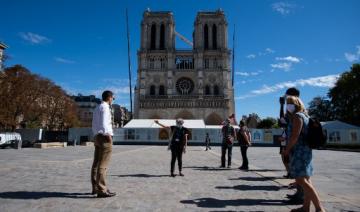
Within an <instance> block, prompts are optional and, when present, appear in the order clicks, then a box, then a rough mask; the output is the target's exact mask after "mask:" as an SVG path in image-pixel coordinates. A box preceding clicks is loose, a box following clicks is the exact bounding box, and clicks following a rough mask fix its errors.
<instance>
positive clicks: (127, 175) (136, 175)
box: [109, 174, 170, 178]
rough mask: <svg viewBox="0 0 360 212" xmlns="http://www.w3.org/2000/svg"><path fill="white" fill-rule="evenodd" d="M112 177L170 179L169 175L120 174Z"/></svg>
mask: <svg viewBox="0 0 360 212" xmlns="http://www.w3.org/2000/svg"><path fill="white" fill-rule="evenodd" d="M109 176H112V177H139V178H153V177H169V176H170V175H169V174H158V175H154V174H120V175H109Z"/></svg>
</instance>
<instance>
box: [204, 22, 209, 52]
mask: <svg viewBox="0 0 360 212" xmlns="http://www.w3.org/2000/svg"><path fill="white" fill-rule="evenodd" d="M208 48H209V27H208V25H207V24H205V26H204V49H208Z"/></svg>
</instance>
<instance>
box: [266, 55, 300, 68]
mask: <svg viewBox="0 0 360 212" xmlns="http://www.w3.org/2000/svg"><path fill="white" fill-rule="evenodd" d="M275 60H277V61H281V62H278V63H275V64H270V66H271V67H272V68H273V70H271V72H274V71H275V69H280V70H283V71H290V70H291V68H292V66H293V64H295V63H300V62H301V61H302V59H301V58H298V57H294V56H287V57H276V58H275Z"/></svg>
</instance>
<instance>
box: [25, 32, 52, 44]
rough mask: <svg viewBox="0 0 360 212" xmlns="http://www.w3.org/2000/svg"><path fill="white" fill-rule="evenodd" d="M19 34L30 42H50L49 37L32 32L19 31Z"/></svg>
mask: <svg viewBox="0 0 360 212" xmlns="http://www.w3.org/2000/svg"><path fill="white" fill-rule="evenodd" d="M19 35H20V37H21V38H22V39H23V40H25V41H27V42H29V43H31V44H43V43H49V42H51V40H50V39H49V38H47V37H45V36H43V35H39V34H35V33H32V32H21V33H19Z"/></svg>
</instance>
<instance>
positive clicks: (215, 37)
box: [212, 24, 217, 49]
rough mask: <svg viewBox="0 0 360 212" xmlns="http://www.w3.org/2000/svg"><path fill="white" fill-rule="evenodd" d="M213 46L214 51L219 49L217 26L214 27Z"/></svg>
mask: <svg viewBox="0 0 360 212" xmlns="http://www.w3.org/2000/svg"><path fill="white" fill-rule="evenodd" d="M212 45H213V49H217V29H216V25H215V24H214V25H213V27H212Z"/></svg>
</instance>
